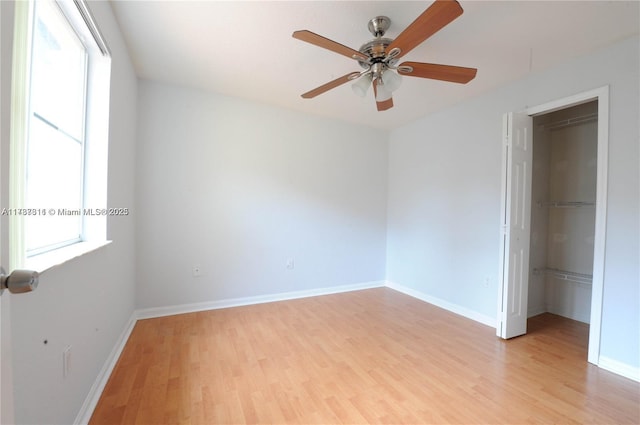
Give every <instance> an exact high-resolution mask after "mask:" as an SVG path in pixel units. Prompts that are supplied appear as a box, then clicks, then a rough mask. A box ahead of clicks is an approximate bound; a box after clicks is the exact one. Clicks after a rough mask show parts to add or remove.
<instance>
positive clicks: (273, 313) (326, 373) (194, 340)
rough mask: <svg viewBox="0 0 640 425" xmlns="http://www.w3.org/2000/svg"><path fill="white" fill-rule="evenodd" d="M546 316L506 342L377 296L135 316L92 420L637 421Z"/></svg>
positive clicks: (623, 386)
mask: <svg viewBox="0 0 640 425" xmlns="http://www.w3.org/2000/svg"><path fill="white" fill-rule="evenodd" d="M588 333H589V328H588V325H586V324H583V323H579V322H575V321H572V320H569V319H565V318H562V317H559V316H554V315H551V314H544V315H541V316H537V317H535V318H532V319H530V320H529V325H528V334H527V335H525V336H523V337H519V338H515V339H512V340H509V341H504V340H501V339H499V338H497V337H496V336H495V330H494V329H493V328H489V327H486V326H484V325H481V324H478V323H476V322H473V321H470V320H467V319H465V318H462V317H460V316H457V315H454V314H452V313H449V312H447V311H444V310H442V309H439V308H437V307H434V306H432V305H429V304H426V303H424V302H421V301H419V300H416V299H414V298H411V297H409V296H406V295H404V294H401V293H398V292H396V291H393V290H391V289H388V288H376V289H370V290H363V291H356V292H350V293H344V294H335V295H327V296H320V297H313V298H305V299H299V300H291V301H284V302H276V303H268V304H260V305H253V306H245V307H237V308H229V309H221V310H212V311H206V312H198V313H191V314H184V315H177V316H170V317H163V318H158V319H148V320H141V321H139V322H138V323H137V324H136V326H135V328H134V330H133V332H132V334H131V337H130V338H129V341H128V342H127V344H126V346H125V349H124V351H123V353H122V355H121V357H120V359H119V361H118V364H117V366H116V368H115V369H114V371H113V373H112V376H111V378H110V380H109V382H108V383H107V386H106V388H105V390H104V392H103V394H102V397H101V399H100V401H99V403H98V405H97V406H96V409H95V411H94V414H93V417H92V419H91V422H90V423H91V424H94V425H97V424H100V425H103V424H110V425H117V424H127V425H130V424H154V425H160V424H216V423H233V424H240V423H287V424H296V423H300V424H327V423H349V424H355V423H384V424H390V423H393V424H396V423H412V424H415V423H523V424H524V423H532V424H539V423H566V424H571V423H594V424H596V423H597V424H600V423H616V424H618V423H619V424H624V423H629V424H637V423H640V410H639V409H640V408H639V406H640V385H639V384H638V383H637V382H633V381H631V380H628V379H625V378H622V377H620V376H617V375H614V374H612V373H609V372H607V371H605V370H602V369H599V368H597V367H596V366H593V365H591V364H589V363H587V361H586V356H587V347H588Z"/></svg>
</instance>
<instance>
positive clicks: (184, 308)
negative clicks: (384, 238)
mask: <svg viewBox="0 0 640 425" xmlns="http://www.w3.org/2000/svg"><path fill="white" fill-rule="evenodd" d="M383 286H385V281H384V280H380V281H372V282H364V283H356V284H352V285H341V286H331V287H327V288H317V289H308V290H304V291H292V292H281V293H278V294H270V295H258V296H254V297H242V298H230V299H226V300H219V301H208V302H203V303H194V304H182V305H175V306H166V307H155V308H145V309H141V310H137V311H136V318H137V319H152V318H154V317H163V316H173V315H175V314H183V313H194V312H197V311H206V310H217V309H220V308H229V307H240V306H243V305H252V304H262V303H270V302H275V301H285V300H293V299H296V298H307V297H316V296H319V295H329V294H337V293H340V292H350V291H359V290H361V289H370V288H381V287H383Z"/></svg>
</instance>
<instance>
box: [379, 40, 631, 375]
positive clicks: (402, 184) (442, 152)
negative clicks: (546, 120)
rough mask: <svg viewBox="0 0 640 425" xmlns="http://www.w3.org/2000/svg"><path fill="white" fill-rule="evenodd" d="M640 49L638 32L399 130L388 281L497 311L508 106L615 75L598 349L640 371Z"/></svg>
mask: <svg viewBox="0 0 640 425" xmlns="http://www.w3.org/2000/svg"><path fill="white" fill-rule="evenodd" d="M639 50H640V49H639V40H638V38H632V39H628V40H625V41H622V42H620V43H617V44H615V45H613V46H610V47H609V48H607V49H605V50H602V51H599V52H597V53H595V54H592V55H589V56H586V57H582V58H579V59H576V60H573V61H571V62H568V63H565V64H563V65H561V66H559V67H556V68H554V69H552V70H549V71H547V72H543V73H538V74H532V75H530V76H529V77H527V78H525V79H523V80H521V81H518V82H515V83H513V84H510V85H508V86H505V87H503V88H501V89H498V90H496V91H493V92H491V93H488V94H486V95H483V96H481V97H478V98H476V99H473V100H471V101H468V102H465V103H462V104H459V105H457V106H455V107H452V108H449V109H447V110H444V111H441V112H439V113H435V114H433V115H430V116H428V117H425V118H423V119H421V120H418V121H416V122H414V123H411V124H409V125H406V126H404V127H402V128H400V129H397V130H395V131H393V132H392V133H391V136H390V145H389V201H388V234H387V241H388V245H387V254H388V256H387V277H388V279H389V280H391V281H393V282H396V283H398V284H400V285H404V286H407V287H409V288H411V289H413V290H416V291H419V292H423V293H426V294H428V295H430V296H432V297H436V298H440V299H442V300H445V301H447V302H449V303H453V304H455V305H458V306H461V307H463V308H466V309H469V310H472V311H475V312H477V313H479V314H482V315H486V316H492V317H495V315H496V310H497V307H496V306H497V298H498V283H497V276H498V270H497V268H498V252H499V217H500V214H499V206H500V160H501V122H502V114H503V113H504V112H508V111H520V110H524V109H526V108H527V107H531V106H536V105H540V104H543V103H546V102H549V101H552V100H555V99H559V98H562V97H566V96H570V95H573V94H576V93H580V92H584V91H587V90H591V89H594V88H597V87H601V86H604V85H607V84H608V85H610V90H611V91H610V113H611V116H610V134H609V137H610V139H609V189H608V205H607V208H608V216H607V239H606V263H605V282H604V306H603V316H602V339H601V355H602V356H604V357H607V358H608V359H612V360H614V361H616V362H619V363H621V364H624V365H627V366H629V367H631V368H635V369H636V370H637V369H638V368H639V367H640V348H639V341H638V335H639V334H640V320H639V319H640V305H639V301H640V285H639V281H638V279H639V266H638V259H639V254H640V252H639V243H638V238H639V230H640V229H639V224H640V223H639V220H638V217H639V212H640V208H639V203H640V200H639V195H640V193H639V189H640V186H639V176H638V154H639V150H638V140H639V139H638V138H639V133H638V116H639V106H638V105H639V103H640V99H639V83H638V76H639V69H638V63H639V54H638V52H639ZM481 73H482V70H480V71H479V77H481ZM485 276H489V277H490V279H489V285H488V287H485V286H484V284H483V279H484V277H485Z"/></svg>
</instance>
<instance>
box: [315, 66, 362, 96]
mask: <svg viewBox="0 0 640 425" xmlns="http://www.w3.org/2000/svg"><path fill="white" fill-rule="evenodd" d="M356 75H360V73H359V72H350V73H348V74H347V75H343V76H342V77H340V78H336V79H335V80H333V81H329V82H328V83H326V84H323V85H321V86H320V87H316V88H315V89H313V90H311V91H308V92H306V93H304V94H303V95H302V97H303V98H304V99H311V98H313V97H316V96H318V95H319V94H322V93H324V92H327V91H329V90H331V89H333V88H336V87H338V86H340V85H342V84H344V83H347V82H349V81H351V80H353V79H354V77H355V76H356ZM352 76H353V77H352Z"/></svg>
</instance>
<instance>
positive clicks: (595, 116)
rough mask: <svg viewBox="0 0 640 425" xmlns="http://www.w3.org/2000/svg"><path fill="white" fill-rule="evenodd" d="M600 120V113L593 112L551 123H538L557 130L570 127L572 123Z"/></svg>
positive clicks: (545, 127)
mask: <svg viewBox="0 0 640 425" xmlns="http://www.w3.org/2000/svg"><path fill="white" fill-rule="evenodd" d="M597 120H598V113H597V112H594V113H592V114H587V115H581V116H579V117H573V118H568V119H566V120H560V121H554V122H551V123H541V124H538V126H539V127H541V128H543V129H547V130H557V129H560V128H564V127H569V126H572V125H577V124H582V123H586V122H591V121H597Z"/></svg>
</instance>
